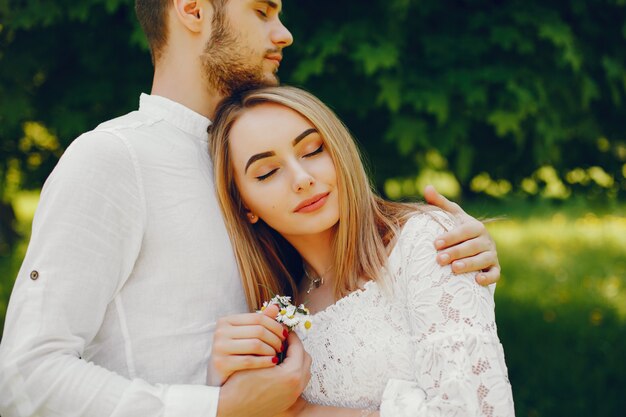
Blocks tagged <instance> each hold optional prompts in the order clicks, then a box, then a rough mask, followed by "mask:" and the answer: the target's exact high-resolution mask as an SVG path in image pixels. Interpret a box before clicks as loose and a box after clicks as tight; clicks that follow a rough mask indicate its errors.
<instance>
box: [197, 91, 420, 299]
mask: <svg viewBox="0 0 626 417" xmlns="http://www.w3.org/2000/svg"><path fill="white" fill-rule="evenodd" d="M263 103H275V104H280V105H283V106H285V107H288V108H290V109H292V110H295V111H296V112H298V113H300V114H301V115H302V116H303V117H305V118H306V119H308V120H309V122H311V124H312V125H313V126H314V127H315V129H317V131H318V132H319V134H320V136H321V137H322V138H323V140H324V145H325V149H326V151H327V152H328V153H329V154H330V156H331V158H332V160H333V162H334V165H335V169H336V172H337V188H338V190H339V193H338V197H339V222H338V224H337V225H336V226H335V227H336V233H335V237H334V242H333V247H334V251H333V253H334V257H335V259H334V264H333V265H334V268H335V276H336V277H337V279H336V281H335V289H334V293H335V297H336V298H337V299H339V298H341V297H343V296H345V295H346V294H348V293H349V292H351V291H354V290H355V289H356V288H358V281H359V279H365V280H379V279H380V277H381V271H382V270H383V268H384V267H385V264H386V261H387V257H388V251H387V245H388V244H389V243H390V242H391V241H392V240H393V239H394V237H395V236H396V234H397V231H398V230H399V229H400V228H401V227H402V226H403V224H404V223H405V222H406V220H407V219H408V218H409V217H410V216H411V215H413V214H414V213H415V212H416V211H420V210H421V206H420V205H417V204H404V203H394V202H390V201H385V200H383V199H381V198H380V197H378V196H377V195H376V194H375V193H374V191H373V189H372V186H371V184H370V181H369V179H368V176H367V174H366V172H365V168H364V166H363V163H362V161H361V157H360V153H359V150H358V148H357V146H356V143H355V141H354V139H353V138H352V136H351V135H350V132H349V131H348V128H347V127H346V126H345V125H344V124H343V123H342V122H341V120H339V118H338V117H337V116H336V115H335V113H334V112H333V111H332V110H330V109H329V108H328V107H327V106H326V105H325V104H324V103H322V102H321V101H320V100H319V99H318V98H316V97H315V96H313V95H312V94H310V93H308V92H306V91H303V90H301V89H298V88H294V87H286V86H282V87H266V88H260V89H255V90H250V91H246V92H243V93H239V94H237V95H235V96H232V97H229V98H227V99H225V100H224V101H223V102H222V103H220V106H219V107H218V110H217V113H216V115H215V118H214V123H213V125H212V126H211V128H210V135H211V137H210V139H209V148H210V152H211V157H212V159H213V165H214V173H215V184H216V191H217V194H218V198H219V203H220V206H221V209H222V212H223V214H224V219H225V221H226V227H227V229H228V233H229V235H230V238H231V241H232V244H233V247H234V251H235V256H236V259H237V263H238V265H239V270H240V273H241V277H242V281H243V286H244V290H245V293H246V297H247V301H248V305H249V307H250V309H258V308H259V306H260V305H261V304H262V303H263V301H265V300H269V299H270V298H271V297H272V296H273V295H275V294H292V295H293V296H294V297H295V298H296V299H298V298H299V297H298V285H297V284H298V282H299V281H300V279H301V277H302V273H303V268H302V258H301V257H300V255H299V254H298V253H297V252H296V251H295V249H294V248H293V247H292V246H291V245H290V244H289V243H288V242H287V241H286V240H285V239H284V238H282V236H281V235H280V234H278V233H277V232H276V231H274V230H273V229H271V228H270V227H269V226H268V225H267V224H265V223H264V222H263V221H262V220H259V221H258V222H257V223H256V224H251V223H250V222H249V221H248V220H247V216H246V209H245V207H244V205H243V203H242V200H241V197H240V195H239V192H238V190H237V187H236V185H235V180H234V177H233V172H234V171H233V167H232V165H231V160H230V147H229V135H230V131H231V128H232V126H233V124H234V123H235V122H236V121H237V119H238V118H239V117H240V116H241V115H242V114H243V113H244V112H245V111H246V110H247V109H250V108H253V107H255V106H258V105H260V104H263Z"/></svg>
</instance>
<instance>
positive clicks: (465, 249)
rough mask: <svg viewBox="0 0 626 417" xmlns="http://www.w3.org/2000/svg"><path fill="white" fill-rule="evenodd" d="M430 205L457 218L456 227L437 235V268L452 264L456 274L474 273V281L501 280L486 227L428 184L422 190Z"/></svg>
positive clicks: (492, 242)
mask: <svg viewBox="0 0 626 417" xmlns="http://www.w3.org/2000/svg"><path fill="white" fill-rule="evenodd" d="M424 197H425V198H426V201H427V202H428V203H429V204H432V205H434V206H437V207H439V208H440V209H442V210H444V211H446V212H448V213H449V214H450V215H452V216H453V217H455V218H456V219H457V222H458V223H459V226H457V227H456V228H454V229H452V230H450V231H449V232H447V233H444V234H442V235H441V236H438V237H437V239H436V240H435V248H436V249H437V250H438V251H439V253H438V255H437V262H438V263H439V264H440V265H442V266H443V265H448V264H452V271H454V273H456V274H461V273H464V272H477V274H476V282H478V283H479V284H480V285H489V284H493V283H495V282H497V281H498V280H499V279H500V261H499V260H498V253H497V251H496V244H495V242H494V240H493V238H492V237H491V235H490V234H489V232H488V231H487V229H486V228H485V225H484V224H483V223H482V222H480V221H478V220H476V219H475V218H473V217H472V216H470V215H469V214H467V213H466V212H465V211H464V210H463V209H462V208H461V207H460V206H459V205H458V204H456V203H453V202H451V201H449V200H448V199H447V198H445V197H444V196H442V195H441V194H439V193H438V192H437V190H435V187H433V186H432V185H429V186H427V187H426V189H425V190H424Z"/></svg>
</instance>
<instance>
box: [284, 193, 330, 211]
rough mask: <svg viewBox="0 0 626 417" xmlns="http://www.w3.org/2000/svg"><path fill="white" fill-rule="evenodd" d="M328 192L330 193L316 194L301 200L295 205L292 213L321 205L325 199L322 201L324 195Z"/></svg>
mask: <svg viewBox="0 0 626 417" xmlns="http://www.w3.org/2000/svg"><path fill="white" fill-rule="evenodd" d="M328 194H330V192H327V193H321V194H317V195H314V196H313V197H311V198H307V199H306V200H302V201H301V202H300V204H298V205H297V206H296V208H295V209H294V210H293V211H294V213H297V212H306V211H310V210H316V209H318V208H319V207H321V206H322V205H323V204H324V202H325V201H322V200H325V199H326V197H327V196H328ZM318 206H319V207H318Z"/></svg>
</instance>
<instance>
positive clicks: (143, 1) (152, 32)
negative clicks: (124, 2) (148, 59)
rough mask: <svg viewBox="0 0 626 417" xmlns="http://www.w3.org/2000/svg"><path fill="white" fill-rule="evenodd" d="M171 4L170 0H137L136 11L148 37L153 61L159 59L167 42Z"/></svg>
mask: <svg viewBox="0 0 626 417" xmlns="http://www.w3.org/2000/svg"><path fill="white" fill-rule="evenodd" d="M169 5H170V1H169V0H135V13H136V14H137V20H139V24H140V25H141V28H142V29H143V33H145V34H146V38H147V39H148V45H149V46H150V54H151V55H152V62H153V63H156V61H157V60H158V59H159V57H160V56H161V53H162V52H163V48H165V44H166V43H167V9H168V7H169Z"/></svg>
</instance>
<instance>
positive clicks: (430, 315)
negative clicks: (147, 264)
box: [210, 87, 514, 416]
mask: <svg viewBox="0 0 626 417" xmlns="http://www.w3.org/2000/svg"><path fill="white" fill-rule="evenodd" d="M210 147H211V154H212V158H213V162H214V168H215V178H216V190H217V193H218V195H219V200H220V204H221V207H222V210H223V212H224V217H225V219H226V223H227V227H228V230H229V233H230V236H231V240H232V241H233V244H234V248H235V252H236V256H237V260H238V263H239V267H240V271H241V274H242V279H243V284H244V288H245V291H246V294H247V297H248V303H249V304H250V307H251V308H253V309H258V308H259V306H260V305H261V303H262V302H263V301H264V300H269V299H270V298H271V297H272V296H273V295H274V294H286V293H287V294H291V295H293V296H294V297H295V299H296V300H298V302H305V303H306V305H307V307H308V308H309V309H310V310H311V312H312V313H314V319H313V320H314V325H313V328H312V329H311V330H310V332H309V335H308V337H307V338H306V340H305V341H304V345H305V348H306V350H307V351H308V353H309V354H310V355H311V357H312V359H313V365H312V367H311V373H312V378H311V381H310V383H309V385H308V386H307V388H306V390H305V392H304V394H303V397H304V399H305V400H306V401H307V403H300V405H299V406H300V407H301V409H304V410H305V411H307V412H308V413H309V414H311V415H315V414H316V413H317V414H320V415H323V414H326V415H339V413H341V414H342V415H344V414H345V415H355V416H359V415H378V413H379V411H375V410H379V409H380V415H382V416H439V415H455V416H456V415H458V416H473V415H481V416H509V415H513V414H514V412H513V401H512V395H511V388H510V384H509V381H508V378H507V371H506V366H505V364H504V355H503V352H502V348H501V345H500V343H499V340H498V336H497V332H496V325H495V318H494V313H493V307H494V306H493V295H492V292H491V290H490V289H489V288H485V287H479V286H477V285H476V284H475V283H474V282H472V280H471V279H459V278H458V277H454V276H453V274H452V271H451V269H450V267H449V266H446V267H442V266H440V265H438V264H437V263H436V261H435V249H434V247H433V244H432V242H433V241H434V238H435V237H436V236H437V235H438V234H439V233H441V232H442V230H445V229H448V228H450V227H451V226H452V225H453V224H452V221H451V220H450V218H448V217H447V215H446V214H445V213H443V212H440V211H435V210H432V209H430V208H429V207H427V206H423V205H416V204H401V203H393V202H388V201H384V200H382V199H380V198H379V197H376V196H375V195H374V193H373V192H372V190H371V187H370V185H369V182H368V179H367V175H366V173H365V170H364V168H363V165H362V162H361V160H360V157H359V153H358V150H357V148H356V145H355V143H354V141H353V139H352V138H351V136H350V134H349V132H348V130H347V128H346V127H345V126H344V125H343V124H342V123H341V122H340V121H339V120H338V118H337V117H336V116H335V115H334V114H333V112H332V111H331V110H329V109H328V108H327V107H326V106H325V105H324V104H323V103H321V102H320V101H319V100H318V99H316V98H315V97H313V96H312V95H310V94H309V93H306V92H304V91H302V90H298V89H295V88H289V87H273V88H265V89H260V90H254V91H250V92H247V93H243V94H242V95H241V96H240V97H234V98H231V99H229V100H228V101H227V102H225V103H224V104H223V105H222V106H221V108H220V110H219V111H218V114H217V116H216V118H215V124H214V126H213V128H212V139H211V145H210ZM260 340H266V341H267V342H266V346H264V347H263V349H260V350H255V352H248V353H257V354H260V355H261V356H262V355H264V354H267V353H264V352H266V351H267V350H268V349H269V350H270V354H274V353H273V351H272V349H274V350H275V351H279V350H280V349H281V347H280V345H279V347H278V348H276V341H274V340H272V339H271V336H269V337H266V338H263V337H260ZM260 345H262V343H261V344H260ZM270 346H273V348H271V347H270ZM316 405H317V406H316ZM322 406H326V407H322ZM329 406H330V407H338V408H337V409H334V411H332V410H333V409H331V408H328V407H329ZM339 408H346V409H343V410H340V409H339ZM361 410H363V411H361ZM368 410H374V411H368Z"/></svg>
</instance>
